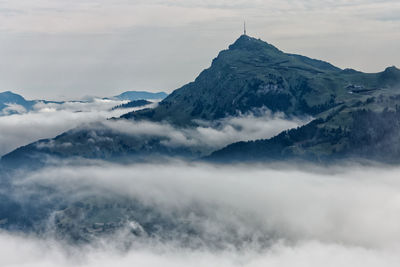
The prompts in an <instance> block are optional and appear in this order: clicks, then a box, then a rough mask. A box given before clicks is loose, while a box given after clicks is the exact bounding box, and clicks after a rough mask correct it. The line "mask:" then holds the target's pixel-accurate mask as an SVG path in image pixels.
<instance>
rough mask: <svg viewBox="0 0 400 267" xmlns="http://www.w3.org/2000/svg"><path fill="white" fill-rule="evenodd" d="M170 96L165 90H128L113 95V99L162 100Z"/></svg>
mask: <svg viewBox="0 0 400 267" xmlns="http://www.w3.org/2000/svg"><path fill="white" fill-rule="evenodd" d="M167 96H168V94H167V93H165V92H156V93H153V92H147V91H126V92H123V93H122V94H119V95H116V96H114V97H112V99H118V100H129V101H133V100H161V99H164V98H166V97H167Z"/></svg>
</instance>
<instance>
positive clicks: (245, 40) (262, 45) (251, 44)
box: [229, 34, 280, 52]
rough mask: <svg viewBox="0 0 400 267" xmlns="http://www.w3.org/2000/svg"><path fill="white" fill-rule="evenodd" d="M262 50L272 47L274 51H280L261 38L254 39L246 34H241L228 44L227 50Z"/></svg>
mask: <svg viewBox="0 0 400 267" xmlns="http://www.w3.org/2000/svg"><path fill="white" fill-rule="evenodd" d="M236 49H239V50H263V49H270V50H271V49H272V50H274V51H277V52H278V51H280V50H279V49H278V48H276V47H275V46H273V45H270V44H269V43H267V42H264V41H262V40H261V39H256V38H254V37H251V36H248V35H244V34H243V35H241V36H240V37H239V38H238V39H237V40H236V41H235V42H234V43H233V44H231V45H230V46H229V50H236Z"/></svg>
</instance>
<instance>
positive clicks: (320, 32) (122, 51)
mask: <svg viewBox="0 0 400 267" xmlns="http://www.w3.org/2000/svg"><path fill="white" fill-rule="evenodd" d="M244 18H245V19H246V21H247V24H248V34H249V35H251V36H254V37H258V38H261V39H263V40H265V41H267V42H269V43H271V44H273V45H275V46H277V47H278V48H279V49H281V50H283V51H285V52H290V53H297V54H302V55H306V56H309V57H313V58H318V59H322V60H325V61H329V62H330V63H332V64H334V65H337V66H339V67H341V68H347V67H349V68H354V69H358V70H361V71H365V72H378V71H382V70H384V69H385V68H386V67H388V66H392V65H396V66H400V55H399V53H398V47H400V35H396V34H394V33H396V32H399V30H400V3H399V2H398V1H395V0H381V1H378V0H355V1H351V3H349V1H345V0H339V1H331V0H326V1H316V0H300V1H292V0H284V1H282V0H267V1H261V0H256V1H245V0H238V1H226V0H214V1H209V0H206V1H199V0H185V1H183V0H169V1H159V0H148V1H143V0H133V1H127V0H116V1H109V0H87V1H77V0H73V1H68V2H66V1H61V0H37V1H28V0H20V1H11V0H0V58H2V60H1V62H0V91H6V90H11V91H14V92H17V93H20V94H22V95H24V96H25V97H27V98H47V99H62V98H76V97H82V96H84V95H98V96H111V95H115V94H116V93H120V92H122V91H126V90H148V91H166V92H171V91H172V90H174V89H176V88H178V87H180V86H182V85H183V84H185V83H187V82H189V81H192V80H193V79H194V78H195V77H196V76H197V75H198V74H199V72H200V71H201V70H202V69H204V68H207V67H208V66H209V65H210V62H211V59H212V58H214V57H215V56H216V55H217V53H218V52H219V51H220V50H222V49H225V48H226V47H227V46H228V45H229V44H230V43H232V42H233V41H234V40H235V39H236V38H237V37H238V36H239V35H240V34H241V33H242V23H243V19H244Z"/></svg>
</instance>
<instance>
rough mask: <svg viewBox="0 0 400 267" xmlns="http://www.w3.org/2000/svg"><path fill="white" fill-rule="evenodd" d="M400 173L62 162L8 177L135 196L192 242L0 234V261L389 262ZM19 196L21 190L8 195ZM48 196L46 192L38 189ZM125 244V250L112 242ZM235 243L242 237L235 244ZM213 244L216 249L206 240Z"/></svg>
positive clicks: (392, 261) (399, 230) (399, 217)
mask: <svg viewBox="0 0 400 267" xmlns="http://www.w3.org/2000/svg"><path fill="white" fill-rule="evenodd" d="M399 171H400V169H399V168H397V167H388V166H373V167H372V166H369V167H367V166H363V165H358V164H351V163H348V164H346V165H343V166H332V167H321V166H313V165H302V166H299V165H295V164H293V165H289V164H268V165H267V164H264V165H236V166H227V165H211V164H202V163H185V162H181V161H175V160H171V161H166V162H165V163H162V164H156V163H153V164H150V163H149V164H131V165H119V164H111V163H107V162H102V161H88V162H79V163H76V162H71V161H70V162H67V163H65V162H64V163H60V165H59V166H56V167H48V168H45V169H42V170H39V171H36V172H34V173H30V174H27V175H24V176H22V177H17V178H16V182H15V183H16V186H21V188H29V185H32V184H35V185H38V184H39V185H45V186H50V187H53V188H56V189H57V190H56V192H58V193H57V194H64V195H65V196H67V197H68V198H69V199H80V198H82V197H84V196H90V195H98V196H108V195H114V196H115V195H117V196H121V197H127V198H129V199H135V200H138V201H140V202H141V203H144V205H146V206H148V207H151V208H153V209H155V210H158V211H160V212H161V213H164V214H173V216H174V219H175V220H181V221H185V222H186V223H187V224H189V225H191V226H192V227H193V228H194V229H196V231H197V232H198V233H199V240H201V242H199V243H198V244H197V245H196V246H191V245H190V244H189V245H187V244H185V243H184V242H181V239H183V237H184V234H183V233H179V232H176V233H174V234H173V235H171V236H170V238H169V239H168V240H165V239H161V238H157V236H155V237H154V236H152V237H140V238H139V237H138V238H137V239H135V238H133V239H132V236H131V235H129V234H127V233H125V232H123V231H122V232H121V233H118V234H115V235H112V236H107V237H104V238H100V239H98V240H95V241H92V242H91V243H90V244H85V245H71V244H69V245H67V244H65V243H64V242H62V241H59V240H58V241H56V240H55V239H54V238H53V237H52V235H51V234H44V235H41V236H40V237H38V236H34V235H27V234H25V235H23V234H19V233H9V232H2V233H1V234H0V265H1V266H80V265H81V266H96V267H97V266H111V265H112V266H307V267H312V266H351V267H353V266H367V267H368V266H398V265H399V263H400V246H399V245H400V227H399V221H400V180H399V179H398V174H399ZM17 192H18V193H17V194H19V196H18V197H20V198H23V197H25V196H26V194H27V192H25V191H24V190H22V191H17ZM45 197H46V198H51V197H52V196H51V195H46V196H45ZM128 239H131V241H132V240H133V245H132V246H130V247H129V248H123V247H124V246H121V244H123V243H124V242H125V241H126V240H128ZM238 241H240V242H242V245H241V246H237V243H238ZM216 243H218V246H214V244H216Z"/></svg>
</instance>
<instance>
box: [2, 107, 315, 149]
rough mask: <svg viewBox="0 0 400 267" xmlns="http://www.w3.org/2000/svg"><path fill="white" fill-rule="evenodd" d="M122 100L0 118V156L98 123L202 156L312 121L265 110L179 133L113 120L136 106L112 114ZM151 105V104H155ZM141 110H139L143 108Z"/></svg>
mask: <svg viewBox="0 0 400 267" xmlns="http://www.w3.org/2000/svg"><path fill="white" fill-rule="evenodd" d="M121 103H123V102H122V101H114V100H104V99H94V100H93V101H91V102H66V103H63V104H55V103H50V104H45V103H39V104H36V105H35V108H34V110H33V111H30V112H27V113H22V114H14V115H8V116H0V129H1V131H0V156H2V155H4V154H6V153H9V152H11V151H12V150H14V149H16V148H18V147H20V146H23V145H27V144H29V143H31V142H34V141H37V140H39V139H45V138H53V137H56V136H57V135H59V134H61V133H63V132H65V131H67V130H70V129H73V128H76V127H81V128H82V127H93V125H91V124H93V123H101V124H102V127H108V128H111V129H113V130H114V131H120V132H121V133H124V134H128V135H136V136H138V135H140V136H156V137H163V138H164V139H166V140H168V141H167V144H166V145H168V146H185V147H187V146H190V147H201V148H202V149H201V150H204V152H205V153H211V152H212V151H213V150H217V149H220V148H222V147H224V146H226V145H228V144H230V143H233V142H237V141H247V140H254V139H263V138H269V137H272V136H274V135H276V134H278V133H279V132H281V131H283V130H286V129H290V128H295V127H297V126H300V125H303V124H305V123H306V122H308V121H309V120H310V118H301V119H299V118H290V119H289V118H285V116H284V115H283V114H279V113H276V114H272V113H271V112H269V111H268V110H266V109H259V110H256V111H255V113H256V114H254V113H248V114H242V115H240V116H237V117H226V118H224V119H221V120H219V121H216V122H214V123H211V124H210V123H207V122H199V125H200V126H198V127H196V128H190V129H178V128H176V127H174V126H172V125H169V124H168V123H164V122H163V123H153V122H148V121H140V122H134V121H128V120H120V121H112V120H107V118H112V117H119V116H121V115H122V114H124V113H128V112H130V111H133V110H137V109H140V108H127V109H116V110H111V109H112V107H114V106H116V105H119V104H121ZM155 105H157V103H153V104H151V105H150V106H155ZM141 108H143V107H141Z"/></svg>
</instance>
